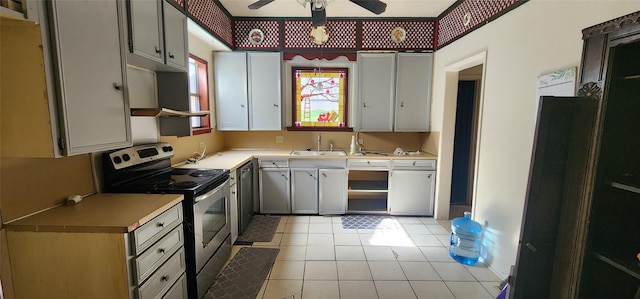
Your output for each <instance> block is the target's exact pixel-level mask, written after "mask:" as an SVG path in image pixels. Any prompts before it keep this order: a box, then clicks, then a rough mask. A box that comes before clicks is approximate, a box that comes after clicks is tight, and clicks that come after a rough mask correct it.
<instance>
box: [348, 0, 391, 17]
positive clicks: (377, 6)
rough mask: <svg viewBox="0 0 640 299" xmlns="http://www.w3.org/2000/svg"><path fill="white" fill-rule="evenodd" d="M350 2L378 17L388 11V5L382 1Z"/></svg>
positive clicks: (357, 0)
mask: <svg viewBox="0 0 640 299" xmlns="http://www.w3.org/2000/svg"><path fill="white" fill-rule="evenodd" d="M349 1H351V2H353V3H355V4H357V5H359V6H361V7H362V8H364V9H366V10H368V11H370V12H372V13H374V14H377V15H379V14H381V13H383V12H384V11H385V10H386V9H387V4H386V3H384V2H382V1H380V0H349Z"/></svg>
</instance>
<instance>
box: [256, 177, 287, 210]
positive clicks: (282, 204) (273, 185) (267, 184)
mask: <svg viewBox="0 0 640 299" xmlns="http://www.w3.org/2000/svg"><path fill="white" fill-rule="evenodd" d="M290 211H291V208H290V193H289V168H263V169H260V213H263V214H268V213H275V214H289V213H290Z"/></svg>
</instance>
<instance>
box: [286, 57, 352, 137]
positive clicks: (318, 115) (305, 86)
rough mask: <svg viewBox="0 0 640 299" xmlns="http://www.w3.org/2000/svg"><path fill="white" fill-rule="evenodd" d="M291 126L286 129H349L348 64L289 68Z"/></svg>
mask: <svg viewBox="0 0 640 299" xmlns="http://www.w3.org/2000/svg"><path fill="white" fill-rule="evenodd" d="M291 74H292V76H293V78H292V81H291V82H292V87H293V96H292V97H291V98H292V99H293V103H292V104H293V105H292V107H293V122H292V123H293V127H291V128H289V130H315V131H351V128H347V124H348V121H347V117H348V115H349V114H348V111H347V108H348V107H349V105H348V97H347V94H348V86H349V84H348V81H347V79H348V74H349V72H348V68H308V67H306V68H304V67H293V68H292V69H291Z"/></svg>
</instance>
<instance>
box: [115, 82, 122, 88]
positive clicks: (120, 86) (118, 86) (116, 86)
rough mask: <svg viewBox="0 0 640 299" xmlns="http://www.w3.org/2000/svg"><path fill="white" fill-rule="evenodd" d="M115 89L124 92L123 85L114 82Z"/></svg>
mask: <svg viewBox="0 0 640 299" xmlns="http://www.w3.org/2000/svg"><path fill="white" fill-rule="evenodd" d="M113 88H115V89H116V90H122V85H120V84H118V83H116V82H113Z"/></svg>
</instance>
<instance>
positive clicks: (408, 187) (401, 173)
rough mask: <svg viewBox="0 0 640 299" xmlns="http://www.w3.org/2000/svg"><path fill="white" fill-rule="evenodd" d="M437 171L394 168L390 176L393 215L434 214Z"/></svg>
mask: <svg viewBox="0 0 640 299" xmlns="http://www.w3.org/2000/svg"><path fill="white" fill-rule="evenodd" d="M435 179H436V172H435V171H411V170H393V171H392V172H391V174H390V176H389V193H390V194H389V202H390V207H389V210H390V212H391V214H392V215H414V216H431V215H433V198H434V191H435Z"/></svg>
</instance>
